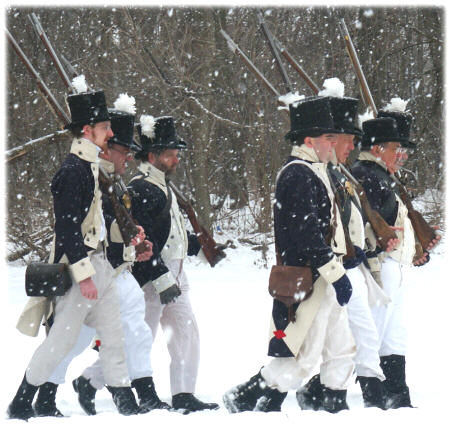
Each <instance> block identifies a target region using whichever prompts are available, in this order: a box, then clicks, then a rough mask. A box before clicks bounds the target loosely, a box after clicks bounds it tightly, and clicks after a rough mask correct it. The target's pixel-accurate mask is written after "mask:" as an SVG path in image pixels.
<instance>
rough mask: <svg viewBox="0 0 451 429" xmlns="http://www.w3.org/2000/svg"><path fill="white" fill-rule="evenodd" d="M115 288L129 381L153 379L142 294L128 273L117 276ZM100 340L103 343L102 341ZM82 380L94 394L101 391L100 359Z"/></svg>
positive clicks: (148, 331) (149, 338)
mask: <svg viewBox="0 0 451 429" xmlns="http://www.w3.org/2000/svg"><path fill="white" fill-rule="evenodd" d="M117 285H118V291H119V300H120V304H121V319H122V328H123V330H124V335H125V351H126V353H127V368H128V374H129V376H130V380H132V381H133V380H136V379H138V378H142V377H150V376H151V375H152V366H151V363H150V351H151V349H152V343H153V336H152V331H151V330H150V328H149V326H148V325H147V323H146V321H145V319H144V316H145V303H144V293H143V291H142V290H141V288H140V286H139V284H138V282H137V281H136V279H135V278H134V277H133V275H132V274H131V273H130V271H128V270H124V271H122V272H121V274H119V276H118V280H117ZM100 340H101V341H102V339H101V338H100ZM83 377H85V378H87V379H88V380H90V383H91V385H92V386H93V387H95V388H96V389H97V390H100V389H101V388H102V387H103V386H104V385H105V384H106V382H105V378H104V376H103V371H102V365H101V362H100V360H99V359H97V361H95V362H94V364H92V365H91V366H90V367H88V368H86V369H85V370H84V371H83Z"/></svg>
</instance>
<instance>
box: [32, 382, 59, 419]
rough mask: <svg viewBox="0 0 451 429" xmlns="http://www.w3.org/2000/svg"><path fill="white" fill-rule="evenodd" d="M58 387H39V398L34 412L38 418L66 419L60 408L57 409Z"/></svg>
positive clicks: (45, 384)
mask: <svg viewBox="0 0 451 429" xmlns="http://www.w3.org/2000/svg"><path fill="white" fill-rule="evenodd" d="M57 390H58V385H57V384H54V383H50V381H48V382H47V383H44V384H42V385H41V386H39V392H38V398H37V399H36V402H35V403H34V411H35V414H36V416H37V417H64V416H63V414H62V413H61V411H60V410H58V408H56V402H55V398H56V391H57Z"/></svg>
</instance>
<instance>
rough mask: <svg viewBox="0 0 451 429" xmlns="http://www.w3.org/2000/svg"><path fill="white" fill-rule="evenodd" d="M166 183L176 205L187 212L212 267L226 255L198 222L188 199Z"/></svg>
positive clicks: (173, 186) (170, 183) (171, 184)
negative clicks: (174, 197) (171, 191)
mask: <svg viewBox="0 0 451 429" xmlns="http://www.w3.org/2000/svg"><path fill="white" fill-rule="evenodd" d="M168 184H169V187H170V188H171V189H172V190H173V192H174V194H175V196H176V198H177V203H178V205H179V206H180V207H181V208H182V209H183V210H184V211H185V213H186V214H187V216H188V219H189V221H190V223H191V225H192V227H193V230H194V233H195V234H196V235H197V240H198V241H199V244H200V245H201V247H202V250H203V252H204V255H205V257H206V258H207V261H208V263H209V264H210V266H211V267H214V266H215V265H216V264H217V263H218V262H219V261H220V260H221V259H223V258H225V257H226V254H225V252H224V251H223V250H222V249H221V248H220V247H219V246H218V244H217V243H216V242H215V240H214V239H213V237H212V236H211V235H210V233H209V232H208V231H207V230H206V229H205V228H204V227H203V226H202V225H200V224H199V222H198V221H197V216H196V212H195V211H194V208H193V206H192V205H191V203H190V202H189V201H188V199H187V198H185V197H184V196H183V194H182V192H181V191H180V190H179V189H178V188H177V187H176V186H175V185H174V183H172V182H171V181H169V182H168Z"/></svg>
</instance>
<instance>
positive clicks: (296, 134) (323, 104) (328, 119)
mask: <svg viewBox="0 0 451 429" xmlns="http://www.w3.org/2000/svg"><path fill="white" fill-rule="evenodd" d="M290 128H291V129H290V132H289V133H287V134H286V135H285V138H286V139H287V140H291V142H293V143H295V142H296V143H297V142H299V144H302V143H303V141H302V140H303V139H304V138H305V137H319V136H320V135H322V134H326V133H334V134H335V133H340V132H341V131H340V130H339V129H338V128H336V127H335V125H334V121H333V117H332V111H331V106H330V103H329V98H328V97H310V98H308V99H305V100H301V101H299V102H296V103H293V104H290Z"/></svg>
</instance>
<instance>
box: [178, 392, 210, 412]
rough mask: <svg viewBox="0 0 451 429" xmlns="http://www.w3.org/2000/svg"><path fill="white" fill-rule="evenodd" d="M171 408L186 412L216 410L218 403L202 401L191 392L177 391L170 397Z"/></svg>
mask: <svg viewBox="0 0 451 429" xmlns="http://www.w3.org/2000/svg"><path fill="white" fill-rule="evenodd" d="M172 408H174V409H176V410H182V411H183V412H184V414H188V413H191V412H193V411H203V410H217V409H219V405H218V404H216V403H214V402H202V401H200V400H199V399H197V398H196V397H195V396H194V395H193V394H192V393H177V395H174V396H173V397H172Z"/></svg>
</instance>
